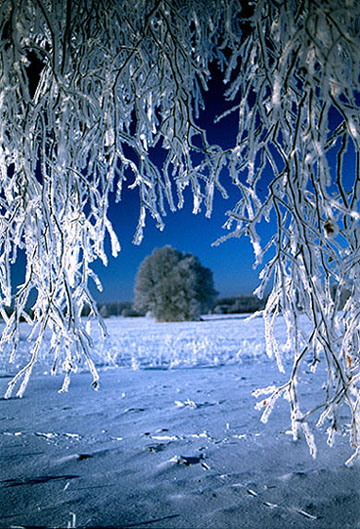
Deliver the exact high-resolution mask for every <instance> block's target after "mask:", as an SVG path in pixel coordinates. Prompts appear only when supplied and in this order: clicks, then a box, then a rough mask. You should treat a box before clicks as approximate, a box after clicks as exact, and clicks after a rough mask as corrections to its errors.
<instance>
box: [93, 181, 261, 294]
mask: <svg viewBox="0 0 360 529" xmlns="http://www.w3.org/2000/svg"><path fill="white" fill-rule="evenodd" d="M234 191H236V189H235V188H234ZM133 195H134V199H133V198H132V197H131V198H130V197H129V192H128V193H126V196H125V197H124V199H123V201H122V202H120V203H119V204H117V205H113V206H112V207H111V210H110V214H111V219H112V221H113V224H114V227H115V230H116V232H117V234H118V237H119V239H120V244H121V252H120V254H119V255H118V257H117V258H113V257H111V256H110V257H109V263H108V266H107V267H104V266H103V265H102V264H101V263H96V264H95V266H94V269H95V271H96V272H97V274H98V275H99V277H100V279H101V281H102V283H103V287H104V288H103V292H102V293H98V292H96V290H95V289H92V292H93V294H94V296H95V298H96V299H97V300H98V301H115V300H129V301H130V300H132V298H133V289H134V282H135V275H136V272H137V269H138V267H139V265H140V263H141V262H142V260H143V259H144V258H145V257H146V256H147V255H149V254H150V253H151V252H152V250H153V249H154V248H161V247H163V246H165V245H167V244H170V245H171V246H173V247H174V248H177V249H178V250H181V251H184V252H190V253H193V254H194V255H196V256H197V257H198V258H199V259H200V261H201V263H202V264H203V266H206V267H208V268H210V269H211V270H212V272H213V274H214V281H215V288H216V289H217V290H218V292H219V295H220V296H232V295H238V294H250V293H252V291H253V290H254V289H255V288H256V286H257V284H258V273H259V269H258V270H256V271H254V270H253V268H252V265H253V262H254V254H253V250H252V246H251V244H250V241H249V240H248V239H247V238H245V237H243V238H241V239H232V240H229V241H227V242H225V243H222V244H221V245H219V246H216V247H213V246H211V244H212V243H213V242H214V241H215V240H216V239H217V238H218V237H220V236H222V235H224V234H226V233H227V231H225V230H223V229H222V224H223V223H224V222H225V220H226V219H227V217H226V216H225V212H226V211H227V210H228V209H231V207H230V206H232V205H233V204H234V199H233V200H232V199H231V197H230V198H229V199H228V200H224V199H223V198H222V197H221V195H220V193H219V194H218V196H217V199H215V201H214V210H213V214H212V216H211V218H210V219H207V218H205V214H204V213H205V212H204V211H202V212H201V213H200V214H198V215H193V214H192V200H191V196H190V195H188V196H187V198H188V200H186V201H185V206H184V208H183V209H182V210H179V211H176V212H175V213H171V212H170V213H169V214H168V215H167V217H166V218H165V228H164V230H163V231H162V232H160V231H159V229H158V228H156V222H155V221H154V220H153V219H152V218H151V217H150V215H149V216H148V219H147V223H146V227H145V230H144V239H143V242H142V243H141V245H140V246H135V245H134V244H133V243H132V239H133V236H134V233H135V229H136V225H137V220H138V217H137V215H138V205H137V199H136V192H133ZM126 199H127V200H126ZM129 199H130V200H129Z"/></svg>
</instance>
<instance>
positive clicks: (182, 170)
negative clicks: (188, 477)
mask: <svg viewBox="0 0 360 529" xmlns="http://www.w3.org/2000/svg"><path fill="white" fill-rule="evenodd" d="M241 4H243V3H242V2H238V1H237V0H210V1H209V0H206V1H205V0H196V1H195V0H182V1H177V0H175V1H171V2H170V1H166V0H136V1H123V2H118V1H116V0H107V1H106V2H105V0H98V1H97V2H93V1H92V0H77V1H76V0H67V1H66V2H57V1H55V0H17V1H15V0H3V1H2V2H1V5H0V35H1V44H0V61H1V62H0V65H1V66H0V113H1V114H0V157H1V160H0V170H1V175H0V178H1V192H0V200H1V210H0V223H1V234H0V245H1V253H0V288H1V294H2V297H1V300H2V306H1V308H0V310H1V314H2V316H3V318H4V320H5V323H6V326H5V330H4V332H3V335H2V339H1V346H2V347H3V348H4V347H5V348H6V347H7V344H10V345H11V350H10V357H11V358H13V357H14V355H15V354H16V348H17V343H18V332H19V321H20V317H22V316H24V317H26V312H25V307H26V304H27V302H28V300H29V295H30V293H31V292H32V291H35V292H36V301H35V303H34V305H33V307H32V308H33V311H34V315H35V317H34V319H33V320H29V324H30V325H31V327H32V333H33V336H35V337H36V339H35V341H34V346H33V348H32V352H31V360H30V361H29V363H28V364H27V365H26V366H24V368H23V369H22V370H21V371H20V372H19V374H18V375H17V376H16V377H15V379H14V380H13V381H12V382H11V383H10V385H9V389H8V392H7V396H9V395H10V394H11V392H12V390H13V389H14V386H15V385H16V384H17V382H20V381H21V385H20V388H19V390H18V395H22V393H23V391H24V389H25V387H26V383H27V380H28V377H29V375H30V373H31V369H32V366H33V364H34V362H35V361H36V357H37V354H38V351H39V348H40V344H41V342H42V339H43V336H44V333H45V330H46V329H50V331H51V332H52V333H53V339H52V350H53V353H54V369H55V368H56V363H57V362H58V360H59V361H60V360H61V362H63V364H64V367H65V370H66V371H67V373H68V374H69V373H70V372H71V370H72V369H74V367H75V365H76V362H77V358H78V357H79V356H81V355H85V357H86V359H87V361H88V362H89V365H90V368H91V369H92V371H93V375H94V383H95V384H96V381H97V374H96V371H95V368H94V366H93V364H92V362H91V357H90V354H89V346H90V338H89V335H88V333H87V330H86V323H84V322H83V321H82V320H80V314H81V311H82V309H83V306H84V305H90V307H91V311H90V315H89V318H91V317H93V316H96V308H95V305H94V303H93V301H92V299H91V296H90V294H89V291H88V281H89V279H90V278H94V279H95V281H97V279H96V277H95V276H94V273H93V272H92V270H91V263H92V262H93V261H94V260H95V259H97V258H100V259H102V261H103V262H105V263H106V255H105V251H104V239H105V237H106V236H107V234H108V235H110V238H111V242H112V251H113V254H114V255H116V254H117V252H118V251H119V243H118V240H117V238H116V236H115V234H114V231H113V229H112V227H111V224H110V222H109V220H108V217H107V209H108V199H109V193H110V192H112V191H114V192H115V193H116V195H117V198H118V199H120V198H121V188H122V185H123V184H124V181H125V180H126V179H128V180H129V179H131V185H130V187H132V188H134V190H135V191H136V190H137V191H138V193H139V196H140V216H139V224H138V228H137V232H136V235H135V242H136V243H139V242H140V241H141V238H142V232H143V227H144V223H145V217H146V215H147V214H148V213H150V214H151V216H152V217H154V218H155V219H156V222H157V224H158V226H159V228H160V229H162V227H163V220H162V217H163V215H164V213H165V209H166V207H169V208H170V209H171V210H174V209H175V207H176V205H175V202H174V198H173V197H174V189H175V190H176V195H177V207H181V206H182V204H183V191H184V189H185V188H186V187H187V186H190V187H191V189H192V194H193V200H194V213H196V212H198V211H199V208H200V205H201V204H202V203H203V202H204V203H205V206H206V214H207V215H210V214H211V210H212V206H213V198H214V193H215V192H220V193H221V194H222V195H223V196H226V191H225V189H224V187H223V185H222V183H221V182H220V172H221V170H222V169H223V168H224V167H226V168H227V169H228V173H229V174H230V178H231V181H232V182H233V183H234V185H235V186H236V187H237V188H238V190H239V191H240V194H241V198H240V200H239V202H238V203H237V204H235V206H234V208H233V209H232V211H230V212H229V219H228V222H227V223H226V227H227V228H228V229H229V230H230V231H229V233H228V234H227V235H226V236H225V237H224V238H223V239H226V238H228V237H240V236H241V235H242V234H246V235H248V236H249V237H250V238H251V241H252V244H253V247H254V251H255V258H256V263H257V264H260V262H261V261H262V259H263V257H264V255H265V254H267V255H266V258H267V262H266V263H265V266H264V268H263V270H262V273H261V274H262V275H261V277H262V283H261V285H260V286H259V289H258V294H259V295H260V296H261V295H262V293H263V292H264V289H265V287H266V285H268V284H270V283H271V284H272V294H271V295H270V296H269V299H268V302H267V305H266V308H265V310H264V318H265V323H266V340H267V344H268V351H269V354H273V353H275V356H276V358H277V361H278V364H279V367H280V369H282V363H281V358H280V353H279V348H278V345H277V343H276V340H275V338H274V333H273V329H274V322H275V321H276V319H277V316H278V315H280V314H281V315H282V316H283V317H284V318H285V319H286V322H287V324H288V329H289V347H291V349H292V350H293V351H294V365H293V371H292V373H291V377H290V378H289V381H288V383H287V384H285V385H284V386H282V387H280V388H275V389H274V390H273V391H271V392H270V397H269V398H267V399H266V401H264V403H265V402H266V404H265V406H266V409H265V415H264V417H265V419H266V417H267V415H268V412H269V411H270V409H271V407H272V404H273V403H274V401H275V399H276V398H277V397H278V396H280V395H281V394H284V393H285V394H286V396H287V397H288V399H289V401H290V405H291V410H292V423H293V432H294V436H297V435H298V430H299V429H303V431H304V433H305V435H306V437H307V440H308V443H309V445H310V447H311V449H312V451H313V453H314V452H315V448H314V445H313V439H312V436H311V433H310V432H309V429H308V426H307V418H308V413H307V412H306V411H305V412H304V411H302V410H301V408H300V404H299V400H298V395H297V382H298V379H299V376H300V373H301V366H302V364H303V363H304V362H307V361H309V359H310V362H311V363H312V368H313V369H315V368H316V366H317V364H318V363H319V362H325V363H326V366H327V372H328V379H327V382H326V394H325V397H324V402H323V403H319V406H318V408H319V409H322V413H321V416H320V419H319V422H320V423H322V422H323V421H324V420H325V419H327V420H328V419H329V420H330V423H329V424H330V426H329V442H331V441H332V438H333V434H334V432H336V430H337V428H338V421H339V419H338V415H337V411H338V409H339V406H340V404H341V403H344V402H345V403H346V404H347V405H348V407H349V409H350V411H351V414H352V424H351V443H352V445H353V446H354V447H355V448H356V454H357V453H358V452H359V446H360V432H359V428H360V419H359V404H360V392H359V378H360V372H359V363H360V359H359V352H358V351H359V329H358V320H359V314H360V297H359V289H360V287H359V282H358V276H359V271H360V270H359V250H360V248H359V224H358V223H359V213H358V202H359V193H360V187H359V166H360V164H359V141H360V140H359V103H360V94H359V91H358V90H357V87H358V85H359V72H360V69H359V60H360V59H359V53H358V50H359V45H360V42H359V41H360V38H359V35H360V32H359V25H360V6H359V4H358V2H356V1H355V0H346V1H345V2H344V3H343V5H341V6H339V2H337V1H336V0H325V1H320V0H319V1H317V0H303V1H301V2H299V1H297V0H287V1H285V0H278V1H272V0H258V1H257V2H256V3H254V5H253V6H252V7H250V8H249V6H247V7H246V10H244V4H243V5H241ZM215 67H216V68H217V69H218V70H219V71H221V72H223V76H224V82H225V85H226V86H227V87H228V88H227V91H226V97H227V99H228V100H230V101H233V107H232V110H231V112H233V113H236V115H237V116H238V123H239V125H238V130H237V131H236V133H235V134H234V141H233V145H232V146H231V147H229V148H228V149H226V150H224V149H222V148H220V147H219V146H217V145H210V144H209V142H208V140H207V136H206V131H204V130H202V129H201V127H200V126H199V120H198V117H199V112H200V110H201V109H202V108H203V98H202V95H203V91H204V90H206V89H207V85H208V81H209V79H210V71H211V69H214V68H215ZM229 112H230V111H229ZM219 119H220V117H219ZM155 148H158V149H163V150H164V151H165V155H164V163H163V166H162V167H161V168H159V167H158V165H157V164H156V163H155V161H154V149H155ZM194 153H195V155H194ZM222 174H223V173H222ZM269 219H271V221H272V222H274V225H275V226H276V227H275V229H274V233H273V236H272V237H271V238H270V239H269V240H265V241H264V240H261V238H260V235H261V230H260V228H261V222H262V221H264V220H269ZM223 239H222V240H223ZM19 249H22V250H24V251H25V252H26V258H27V264H26V277H25V281H24V284H23V285H21V286H20V288H19V289H18V290H17V291H16V293H15V294H13V293H12V291H11V278H10V272H11V263H13V262H14V261H15V260H16V257H17V251H18V250H19ZM336 287H337V288H336ZM344 287H346V288H348V289H349V292H350V293H349V297H348V301H347V303H346V305H345V307H344V310H343V311H342V312H340V311H339V309H340V298H341V292H342V291H343V290H344ZM334 288H335V290H336V294H335V296H332V295H331V293H332V292H333V291H334ZM11 304H14V306H15V311H14V312H13V313H12V315H11V316H8V315H7V313H6V311H5V307H6V306H8V305H11ZM299 306H301V308H302V311H303V312H304V313H305V315H306V316H307V318H308V320H309V322H310V329H311V330H310V331H309V332H305V330H304V329H303V328H302V327H301V325H300V323H299V317H298V309H299ZM67 383H68V376H67V377H66V379H65V383H64V389H65V388H66V385H67ZM260 404H261V403H260Z"/></svg>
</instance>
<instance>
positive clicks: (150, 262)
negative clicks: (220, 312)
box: [135, 246, 216, 321]
mask: <svg viewBox="0 0 360 529" xmlns="http://www.w3.org/2000/svg"><path fill="white" fill-rule="evenodd" d="M215 296H216V291H215V288H214V281H213V275H212V272H211V270H209V268H205V267H204V266H202V265H201V263H200V261H199V259H198V258H197V257H195V256H194V255H192V254H187V253H184V252H180V251H179V250H175V249H174V248H172V247H171V246H165V247H164V248H155V250H153V252H152V254H151V255H149V256H148V257H146V258H145V259H144V260H143V262H142V263H141V265H140V267H139V270H138V273H137V275H136V284H135V307H136V308H137V309H138V310H139V311H143V312H148V311H149V312H151V313H152V314H153V315H154V316H155V318H156V319H157V321H192V320H198V319H199V318H200V315H201V314H203V313H206V312H208V311H209V310H210V309H211V308H212V307H213V304H214V298H215Z"/></svg>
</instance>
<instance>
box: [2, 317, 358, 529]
mask: <svg viewBox="0 0 360 529" xmlns="http://www.w3.org/2000/svg"><path fill="white" fill-rule="evenodd" d="M106 323H107V327H108V331H109V337H108V338H106V340H105V341H103V340H102V339H101V338H100V334H99V331H98V330H97V329H96V328H94V330H93V337H94V344H95V346H94V359H95V361H96V364H97V366H98V367H99V370H100V374H101V387H100V390H99V391H98V392H94V391H93V390H92V388H91V376H90V375H89V374H88V373H87V371H86V366H84V367H83V368H82V369H80V370H79V373H78V374H76V375H73V377H72V381H71V384H70V388H69V392H68V393H65V394H59V393H58V392H57V390H58V389H59V388H60V387H61V384H62V377H61V376H60V375H59V376H56V377H50V376H48V375H47V374H46V373H48V372H49V370H50V368H51V362H50V359H49V358H47V355H46V353H47V350H46V346H45V347H44V349H43V351H42V356H41V361H40V362H39V364H38V366H37V367H36V369H35V371H34V374H33V377H32V378H31V380H30V383H29V386H28V389H27V391H26V393H25V397H24V398H23V399H21V400H19V399H15V398H14V399H10V400H1V401H0V406H1V414H0V420H1V434H0V458H1V466H0V469H1V470H0V472H1V477H0V480H1V481H0V494H1V498H0V527H1V528H5V527H6V528H11V527H14V528H15V527H22V528H26V527H53V528H54V527H59V528H60V527H61V528H68V529H69V528H75V527H76V528H80V527H87V528H95V527H96V528H101V527H108V528H110V527H112V528H115V527H116V528H125V527H133V528H142V527H154V528H156V529H159V528H163V529H167V528H169V529H171V528H179V529H191V528H201V529H203V528H204V529H205V528H211V529H213V528H219V529H220V528H221V529H223V528H234V529H240V528H244V529H245V528H246V529H256V528H259V529H281V528H284V529H285V528H289V527H295V528H305V527H306V528H308V527H311V528H314V529H327V528H329V529H330V528H336V529H338V528H340V527H341V528H351V529H355V528H360V501H359V500H360V465H359V463H355V464H354V465H353V466H352V467H350V468H347V467H345V465H344V462H345V460H346V459H347V458H348V457H349V455H350V454H351V449H350V447H349V444H348V439H347V436H346V429H345V430H344V431H343V432H339V434H338V436H337V438H336V442H335V446H334V447H333V448H330V447H328V446H327V445H326V442H325V436H324V435H323V434H322V432H319V433H318V434H317V435H316V440H317V444H318V457H317V459H315V460H314V459H312V458H311V456H310V455H309V451H308V448H307V446H306V443H305V441H304V440H299V441H293V440H292V437H291V435H289V428H290V425H289V423H290V421H289V410H288V403H287V402H286V401H284V400H283V399H281V400H280V401H278V403H277V405H276V407H275V409H274V411H273V414H272V415H271V417H270V420H269V422H268V423H267V424H265V425H264V424H262V423H261V422H260V420H259V419H260V414H259V412H258V411H257V410H255V409H254V405H255V404H256V399H254V397H253V396H252V393H253V391H254V390H255V389H257V388H259V387H266V386H269V385H272V384H277V383H279V382H281V381H284V380H286V379H287V377H288V376H289V369H290V367H291V363H290V357H289V356H286V355H289V353H286V352H285V351H284V355H285V367H286V368H287V372H286V373H285V374H280V373H279V372H278V370H277V367H276V364H275V362H274V360H271V359H268V358H267V356H266V353H265V344H264V338H263V336H264V334H263V323H262V320H261V318H258V317H257V318H255V319H253V320H252V321H251V322H250V323H248V322H246V320H245V318H244V317H243V316H234V317H232V318H229V317H221V316H217V317H215V316H214V317H209V318H207V319H206V321H203V322H193V323H176V324H175V323H173V324H165V323H163V324H158V323H155V322H153V321H151V320H148V319H145V318H144V319H130V318H127V319H122V318H118V319H117V318H114V319H110V320H107V322H106ZM25 330H26V329H25V327H24V333H25ZM277 334H278V337H279V339H280V342H281V343H283V344H285V342H286V337H285V327H284V326H283V324H282V322H281V321H280V322H279V324H278V327H277ZM24 335H25V334H24ZM45 345H46V344H45ZM28 348H29V344H28V343H27V342H26V341H25V340H23V341H21V344H20V355H19V357H18V361H17V362H16V363H15V365H14V366H13V367H11V370H10V369H9V366H8V365H7V362H6V359H5V358H2V359H1V362H0V374H1V375H2V378H1V379H0V391H1V393H2V394H4V392H5V389H6V386H7V383H8V381H9V378H8V376H9V374H10V373H14V372H16V369H17V368H18V367H20V366H21V365H22V364H23V363H24V361H25V360H26V355H27V351H28ZM322 375H323V374H322V373H321V369H320V370H319V373H317V374H316V375H308V376H306V377H305V378H304V381H303V388H302V399H303V403H304V406H311V405H312V404H313V403H315V402H319V401H321V398H322V391H323V390H322V382H323V379H322ZM343 413H344V414H345V415H344V417H345V422H346V410H344V411H343Z"/></svg>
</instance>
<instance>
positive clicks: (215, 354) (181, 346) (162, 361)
mask: <svg viewBox="0 0 360 529" xmlns="http://www.w3.org/2000/svg"><path fill="white" fill-rule="evenodd" d="M106 326H107V330H108V336H107V337H106V338H105V339H103V337H102V336H101V333H100V330H99V329H98V327H97V325H96V324H95V323H94V324H93V327H92V330H91V336H92V339H93V342H94V347H93V351H92V358H93V360H94V362H95V364H96V366H97V368H111V367H131V368H133V369H174V368H191V367H215V366H219V365H229V364H237V363H242V362H250V361H257V362H263V361H265V360H267V356H266V348H265V341H264V326H263V320H262V318H261V316H256V317H255V318H253V319H252V321H251V322H248V321H247V319H246V316H243V315H239V316H227V317H226V316H225V317H222V316H207V317H206V318H205V319H204V321H200V322H181V323H156V322H155V321H154V320H151V319H148V318H110V319H108V320H106ZM26 331H27V329H26V324H25V323H24V324H22V327H21V331H20V344H19V351H18V354H17V356H16V358H15V362H14V363H13V364H9V363H8V356H7V354H6V352H4V353H3V354H2V356H1V358H0V375H2V376H4V375H12V374H15V373H16V372H17V371H18V370H19V369H20V368H21V367H22V366H23V365H24V364H25V363H26V361H27V360H28V355H29V350H30V346H31V344H30V343H29V342H28V341H27V340H26V335H27V332H26ZM276 332H277V335H278V337H279V339H280V343H281V344H282V347H281V348H280V349H282V352H283V354H284V355H285V358H286V356H287V353H286V351H285V342H286V329H285V325H283V322H282V321H281V320H279V322H278V324H277V331H276ZM49 350H50V337H49V338H46V339H45V340H44V343H43V344H42V348H41V352H40V355H39V360H38V363H37V365H36V367H35V369H34V370H35V372H36V373H38V374H44V373H48V372H49V371H50V369H51V367H52V358H51V357H49V355H48V352H49ZM61 364H62V359H61V358H59V365H58V371H60V372H61ZM78 369H79V370H80V371H82V370H87V369H88V367H87V365H84V364H80V365H78Z"/></svg>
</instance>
